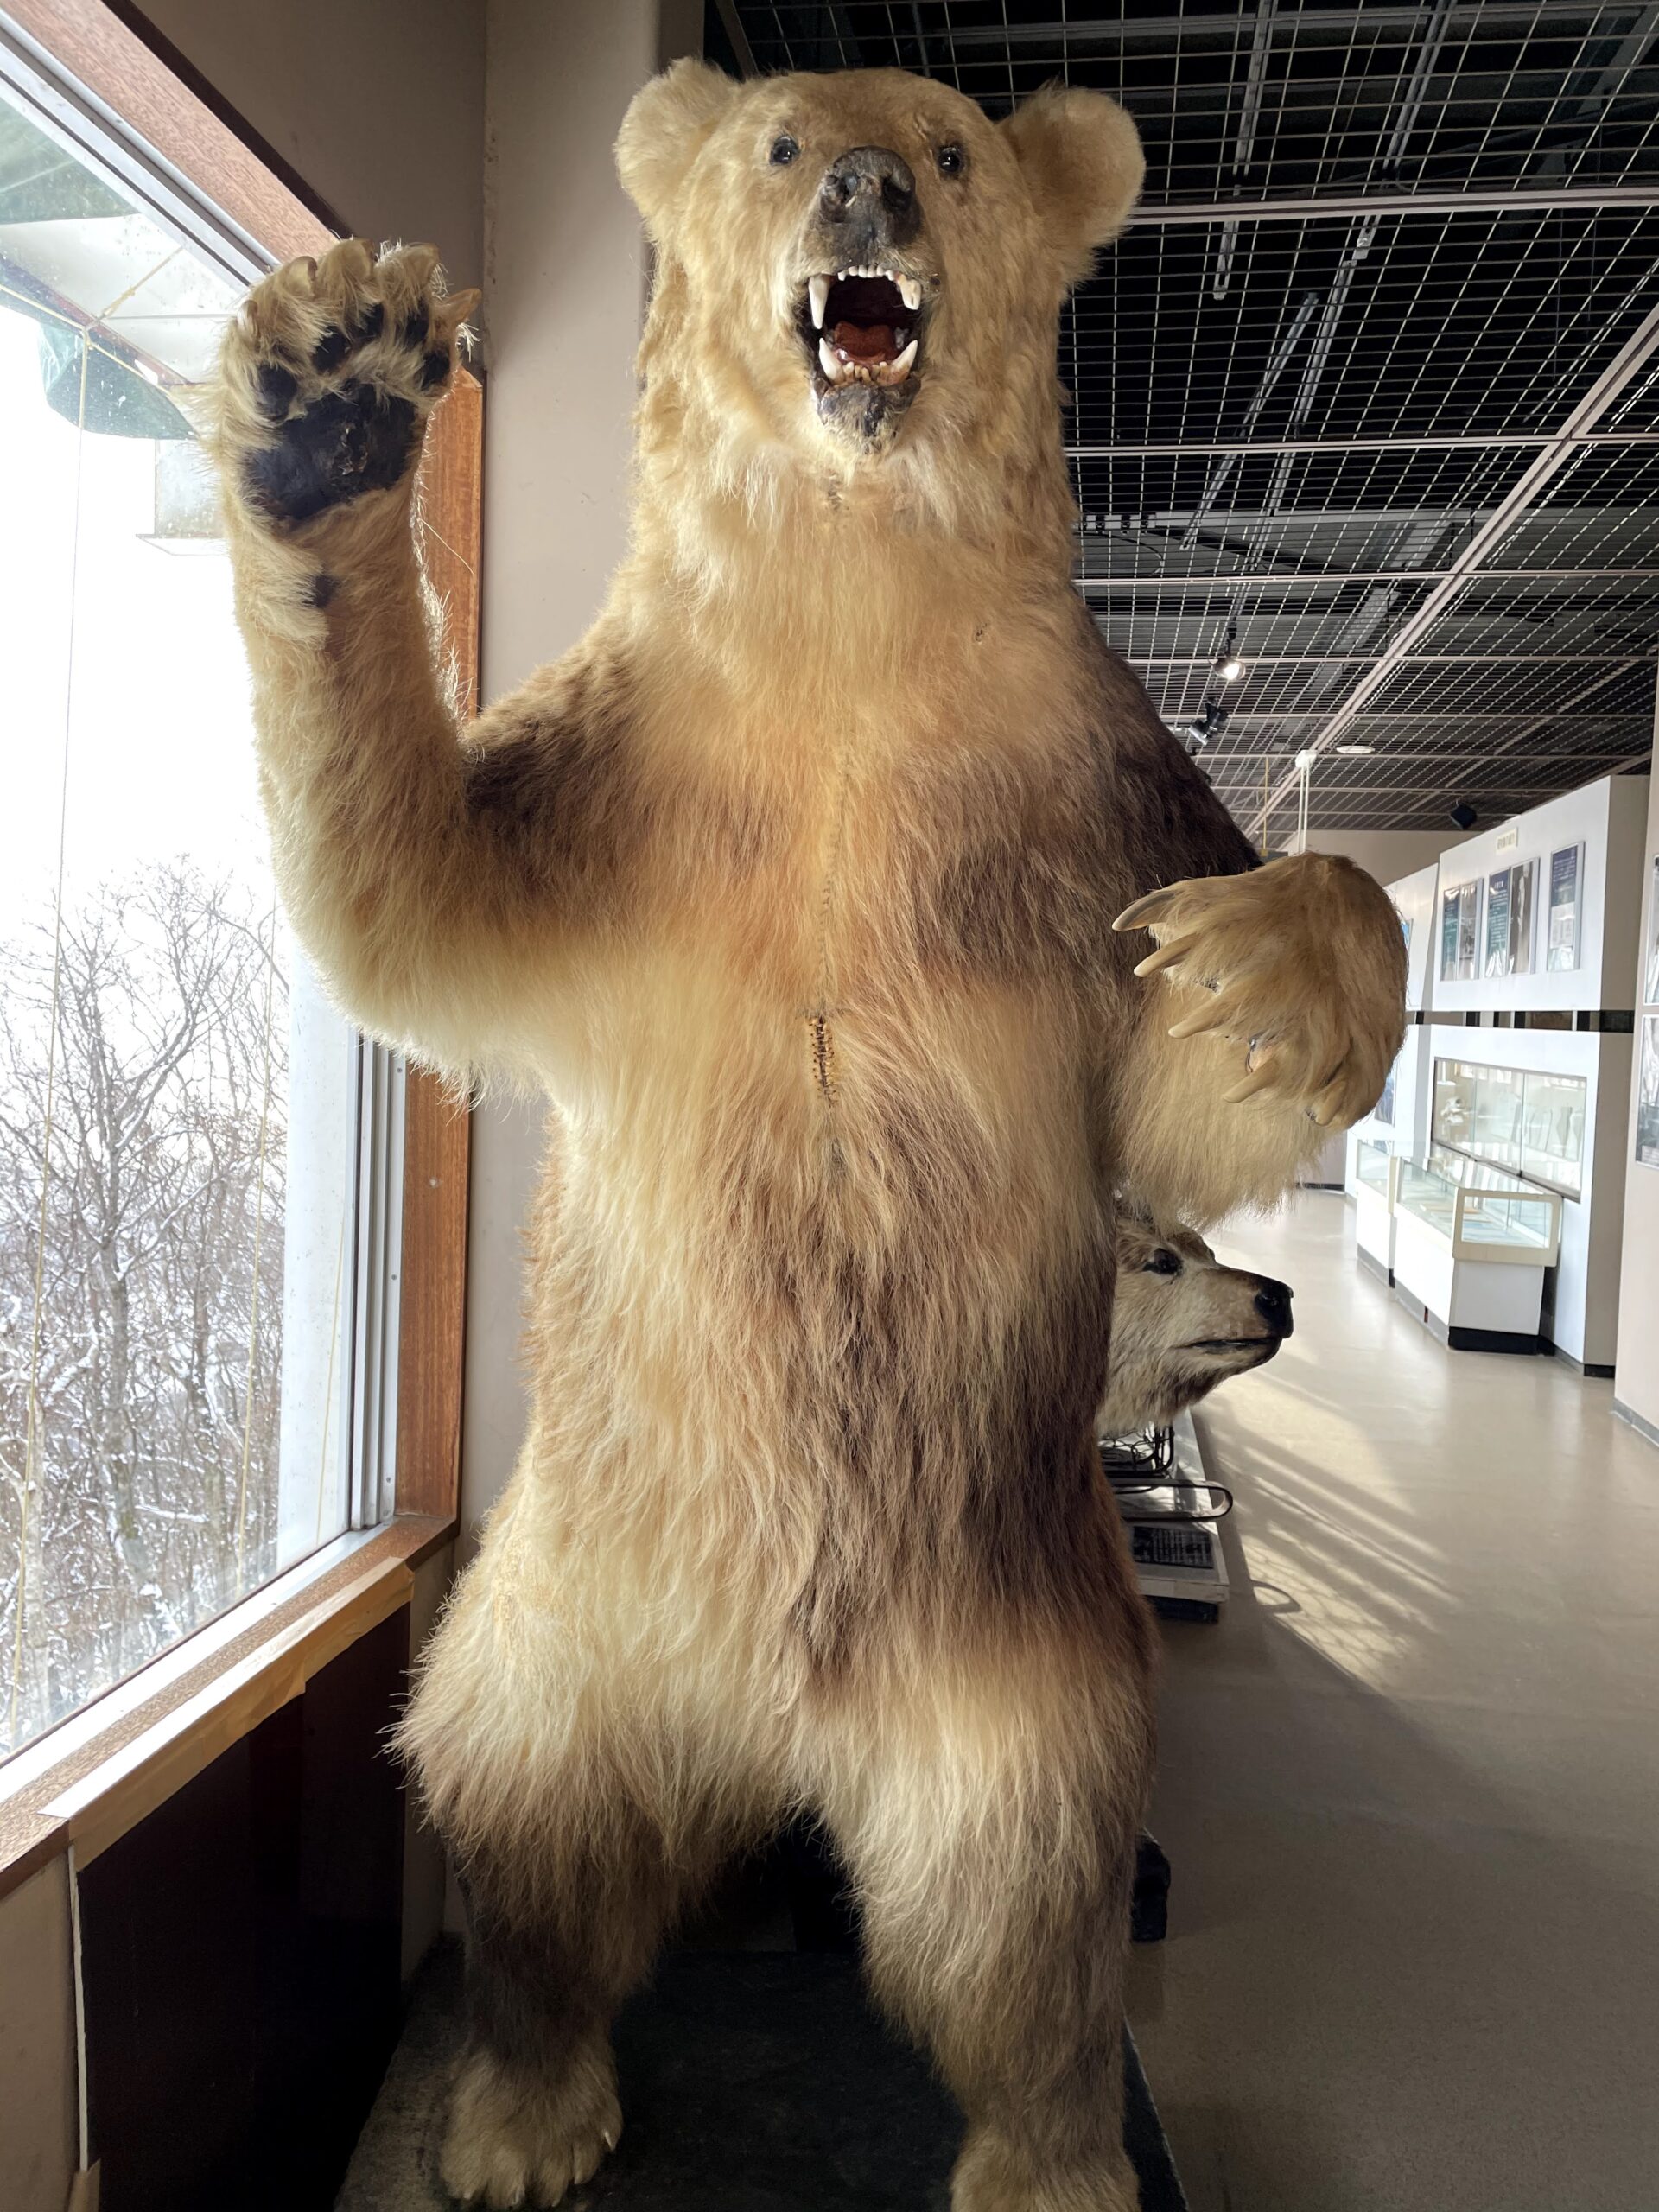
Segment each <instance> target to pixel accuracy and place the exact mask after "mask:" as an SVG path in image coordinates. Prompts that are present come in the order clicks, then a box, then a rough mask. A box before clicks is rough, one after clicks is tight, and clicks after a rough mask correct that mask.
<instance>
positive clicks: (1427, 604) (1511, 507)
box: [1255, 307, 1659, 839]
mask: <svg viewBox="0 0 1659 2212" xmlns="http://www.w3.org/2000/svg"><path fill="white" fill-rule="evenodd" d="M1656 349H1659V307H1655V308H1649V311H1648V313H1647V314H1646V315H1644V316H1643V319H1642V321H1641V322H1640V323H1639V325H1638V326H1637V328H1636V329H1635V330H1634V331H1632V332H1631V334H1630V337H1629V338H1627V339H1626V340H1625V341H1624V345H1623V346H1620V348H1619V350H1618V353H1617V354H1616V355H1615V356H1614V358H1613V359H1612V360H1611V361H1610V362H1609V363H1608V365H1607V366H1606V367H1605V369H1604V370H1603V371H1602V372H1601V374H1600V375H1599V377H1598V378H1596V380H1595V382H1594V383H1593V384H1592V385H1591V386H1590V389H1589V390H1588V391H1586V393H1585V394H1584V396H1583V397H1582V398H1581V399H1580V400H1579V401H1578V403H1577V404H1575V405H1574V406H1573V408H1572V409H1571V410H1569V411H1568V413H1567V415H1566V416H1565V417H1564V418H1563V420H1562V422H1561V423H1560V429H1558V431H1557V433H1556V438H1555V442H1554V444H1553V445H1550V446H1548V447H1547V448H1545V449H1544V451H1543V452H1542V453H1541V454H1538V455H1537V457H1536V458H1535V460H1534V461H1532V463H1531V464H1530V466H1529V467H1528V468H1527V470H1526V472H1525V474H1523V475H1522V477H1521V478H1520V479H1519V480H1518V481H1517V482H1516V485H1515V486H1514V487H1513V488H1512V489H1511V491H1510V493H1509V494H1508V495H1507V497H1506V498H1505V499H1503V500H1502V501H1501V502H1500V504H1499V505H1498V507H1497V511H1496V512H1494V513H1493V515H1492V516H1491V518H1490V519H1489V520H1488V521H1487V522H1486V523H1485V524H1483V525H1482V526H1481V528H1480V529H1478V531H1476V532H1475V533H1474V535H1473V537H1471V538H1470V540H1469V542H1468V543H1467V544H1466V545H1465V547H1464V549H1463V550H1462V552H1461V554H1460V555H1459V557H1458V560H1457V562H1456V563H1454V565H1453V566H1452V569H1450V570H1449V571H1448V573H1447V574H1446V576H1445V577H1444V579H1443V580H1442V581H1441V582H1440V583H1438V584H1437V585H1436V586H1435V587H1434V588H1433V591H1431V592H1430V593H1429V594H1428V597H1427V599H1426V600H1425V601H1423V603H1422V605H1421V607H1418V608H1417V610H1416V611H1415V613H1413V614H1411V615H1410V616H1408V619H1407V620H1405V621H1404V622H1402V624H1401V626H1400V627H1399V629H1398V630H1396V631H1395V633H1394V636H1393V637H1392V638H1391V639H1389V643H1388V645H1386V646H1385V647H1384V648H1383V652H1380V653H1379V654H1378V655H1377V657H1376V660H1375V661H1374V662H1373V663H1372V664H1371V666H1370V668H1369V669H1368V670H1367V671H1366V672H1365V674H1364V675H1363V677H1361V678H1360V680H1359V682H1358V683H1356V684H1355V685H1354V686H1353V688H1352V690H1350V692H1349V693H1348V696H1346V698H1344V700H1342V701H1341V702H1339V703H1338V706H1337V708H1336V709H1335V710H1334V711H1333V713H1332V715H1331V718H1330V720H1329V721H1328V722H1327V723H1326V724H1325V728H1324V729H1322V730H1321V731H1320V732H1319V735H1318V737H1317V738H1315V740H1314V741H1313V747H1312V748H1311V750H1312V751H1313V752H1314V753H1325V752H1327V751H1328V750H1329V749H1330V747H1332V745H1333V744H1334V743H1335V742H1336V741H1337V739H1338V737H1339V736H1340V735H1341V734H1342V732H1343V731H1344V729H1346V728H1348V726H1349V724H1350V723H1351V722H1352V721H1354V720H1355V718H1356V716H1357V715H1359V713H1360V712H1361V710H1362V709H1363V707H1364V705H1365V702H1367V700H1369V699H1371V698H1374V697H1375V696H1376V693H1377V692H1378V691H1379V690H1381V688H1382V687H1383V684H1384V683H1387V682H1388V680H1389V677H1391V676H1392V675H1393V674H1394V672H1395V669H1396V668H1398V667H1399V665H1400V664H1401V663H1402V661H1403V660H1405V659H1406V658H1408V655H1409V654H1410V652H1411V649H1412V647H1413V646H1414V645H1416V644H1417V642H1418V641H1419V639H1421V638H1423V637H1424V636H1426V635H1427V632H1429V631H1430V630H1431V629H1432V628H1433V626H1434V624H1435V623H1436V622H1437V621H1438V620H1440V616H1441V615H1442V614H1443V613H1445V612H1446V609H1447V607H1450V606H1451V605H1452V602H1453V601H1455V600H1456V599H1457V598H1458V597H1459V594H1461V593H1463V592H1464V591H1465V589H1466V588H1468V586H1469V585H1470V584H1471V582H1474V581H1475V580H1476V578H1477V577H1478V575H1481V574H1482V573H1483V570H1484V563H1485V561H1486V560H1487V558H1488V556H1490V555H1491V553H1492V552H1493V551H1494V550H1495V549H1496V548H1497V546H1498V545H1499V544H1501V543H1502V542H1503V539H1504V538H1505V537H1508V536H1509V534H1510V531H1512V530H1513V529H1514V528H1515V526H1516V524H1517V523H1518V522H1519V521H1520V520H1521V518H1522V516H1523V515H1525V514H1526V513H1527V512H1529V509H1531V508H1532V507H1533V506H1535V505H1536V503H1537V502H1538V500H1539V499H1541V498H1542V497H1543V495H1544V493H1546V492H1547V491H1548V488H1549V486H1550V485H1551V484H1552V483H1554V480H1555V479H1556V477H1557V476H1559V475H1560V472H1561V471H1562V469H1563V468H1565V467H1567V465H1568V463H1569V462H1570V461H1572V460H1573V457H1574V456H1575V455H1576V454H1577V453H1578V451H1579V449H1580V442H1581V441H1582V439H1583V438H1584V436H1585V435H1586V433H1587V432H1588V431H1591V430H1593V429H1595V427H1596V425H1597V423H1599V422H1600V420H1601V418H1602V416H1604V415H1605V414H1606V413H1607V411H1608V410H1609V409H1610V408H1611V407H1612V406H1613V405H1614V404H1615V403H1616V402H1617V401H1618V398H1619V397H1621V395H1622V394H1623V393H1624V391H1625V389H1626V388H1627V387H1628V386H1629V385H1630V384H1632V383H1633V382H1634V381H1635V380H1636V378H1637V377H1638V376H1640V374H1641V373H1642V371H1643V369H1644V368H1645V367H1646V365H1647V364H1648V362H1649V359H1651V357H1652V355H1653V353H1655V351H1656ZM1295 787H1296V778H1295V777H1294V775H1292V776H1289V777H1281V779H1279V781H1278V783H1277V784H1276V785H1271V786H1270V787H1269V789H1268V791H1267V792H1266V793H1265V794H1264V796H1263V799H1262V806H1261V809H1260V811H1259V813H1258V814H1257V816H1256V817H1255V834H1256V836H1257V837H1258V839H1261V838H1265V836H1266V835H1267V829H1268V822H1269V821H1270V820H1271V818H1272V815H1273V810H1274V806H1275V805H1277V804H1281V801H1282V800H1284V799H1285V798H1288V797H1289V796H1290V794H1291V793H1292V792H1293V791H1294V789H1295Z"/></svg>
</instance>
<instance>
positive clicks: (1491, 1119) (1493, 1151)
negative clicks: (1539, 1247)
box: [1432, 1060, 1589, 1198]
mask: <svg viewBox="0 0 1659 2212" xmlns="http://www.w3.org/2000/svg"><path fill="white" fill-rule="evenodd" d="M1588 1090H1589V1087H1588V1085H1587V1084H1586V1081H1585V1078H1584V1077H1582V1076H1572V1075H1550V1074H1548V1073H1546V1072H1545V1071H1543V1070H1541V1069H1537V1068H1493V1067H1482V1066H1478V1065H1476V1064H1474V1063H1473V1062H1472V1061H1469V1060H1436V1061H1435V1063H1434V1120H1433V1131H1432V1134H1433V1139H1434V1141H1435V1143H1436V1144H1443V1145H1449V1146H1451V1147H1452V1149H1453V1150H1454V1151H1457V1152H1459V1153H1463V1154H1466V1155H1467V1157H1468V1158H1470V1159H1471V1160H1487V1161H1490V1162H1491V1165H1492V1166H1497V1167H1504V1168H1507V1169H1509V1171H1510V1173H1512V1174H1516V1175H1524V1176H1525V1177H1526V1178H1527V1179H1528V1180H1529V1182H1533V1183H1544V1184H1548V1186H1549V1187H1550V1189H1551V1190H1554V1191H1560V1192H1562V1193H1563V1195H1564V1196H1566V1197H1567V1198H1577V1197H1578V1195H1579V1192H1580V1187H1581V1185H1582V1182H1583V1162H1584V1122H1585V1112H1586V1101H1587V1098H1588Z"/></svg>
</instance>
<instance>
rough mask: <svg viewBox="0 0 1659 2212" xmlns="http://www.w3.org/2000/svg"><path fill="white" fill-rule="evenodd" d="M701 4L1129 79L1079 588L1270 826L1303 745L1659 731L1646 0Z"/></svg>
mask: <svg viewBox="0 0 1659 2212" xmlns="http://www.w3.org/2000/svg"><path fill="white" fill-rule="evenodd" d="M708 13H709V52H710V53H711V54H714V55H715V57H716V58H719V59H722V60H726V61H727V63H728V66H731V67H736V68H738V69H740V70H743V71H747V70H751V69H756V68H758V69H763V70H772V69H790V68H795V69H833V68H855V67H882V66H890V65H893V64H897V65H898V66H899V67H904V68H907V69H919V70H925V71H926V72H927V73H929V74H931V75H934V76H938V77H940V78H943V79H945V80H946V81H948V82H950V83H951V84H953V85H956V86H958V87H959V88H960V89H961V90H962V91H963V92H967V93H969V94H970V95H972V96H973V97H974V98H975V99H978V100H980V101H981V102H982V104H983V105H985V107H986V108H987V109H988V111H990V112H991V113H992V114H995V115H1000V114H1004V113H1006V112H1007V109H1008V107H1009V105H1010V104H1011V103H1012V101H1014V99H1019V98H1021V97H1023V96H1024V95H1025V94H1026V93H1027V92H1031V91H1033V90H1035V88H1036V87H1037V86H1039V85H1041V84H1044V83H1046V82H1048V81H1049V80H1050V79H1053V78H1056V77H1065V78H1067V79H1070V80H1071V82H1072V83H1074V84H1079V85H1087V86H1095V87H1097V88H1099V89H1100V90H1103V91H1106V92H1113V93H1115V94H1116V95H1117V96H1118V97H1119V98H1120V99H1122V100H1123V101H1124V102H1125V104H1126V105H1128V108H1129V110H1130V111H1131V112H1132V113H1133V114H1134V116H1135V120H1136V122H1137V123H1138V124H1139V125H1140V128H1141V136H1142V137H1143V139H1144V140H1145V143H1146V148H1147V191H1146V198H1145V202H1144V204H1143V207H1142V210H1141V214H1140V215H1139V216H1138V217H1137V219H1136V222H1135V227H1134V228H1133V229H1132V230H1131V231H1130V232H1129V233H1128V237H1127V238H1124V239H1123V241H1122V243H1121V244H1120V245H1118V247H1117V248H1116V251H1114V252H1113V253H1111V254H1110V255H1109V256H1108V257H1106V260H1105V262H1104V264H1103V268H1102V271H1101V274H1100V276H1099V277H1097V278H1096V281H1095V282H1094V283H1091V284H1090V285H1089V286H1088V287H1087V288H1086V289H1084V291H1083V292H1082V293H1080V294H1079V295H1078V296H1077V300H1076V302H1074V304H1073V307H1072V308H1071V311H1070V312H1069V313H1068V315H1067V316H1066V319H1065V326H1064V327H1063V329H1062V333H1061V349H1060V352H1061V371H1062V374H1063V375H1064V376H1065V380H1066V382H1067V384H1068V385H1069V387H1070V389H1071V392H1072V394H1073V397H1074V400H1075V411H1074V413H1073V416H1072V417H1071V430H1070V436H1071V440H1072V445H1071V454H1072V463H1073V467H1074V470H1075V473H1076V480H1077V498H1078V505H1079V506H1080V508H1081V510H1082V513H1083V524H1082V531H1081V536H1080V538H1079V549H1078V564H1077V580H1078V587H1079V588H1080V589H1081V590H1082V591H1083V592H1084V594H1085V596H1086V598H1087V600H1088V601H1089V605H1090V608H1091V610H1092V611H1093V613H1094V615H1095V619H1096V621H1097V622H1098V623H1099V624H1100V626H1101V628H1102V630H1103V632H1104V633H1105V635H1106V637H1107V638H1108V639H1109V642H1110V643H1111V644H1112V645H1114V646H1115V647H1116V649H1117V650H1118V651H1119V652H1122V653H1123V654H1125V655H1126V656H1127V657H1128V659H1129V660H1130V661H1131V662H1132V663H1133V664H1134V665H1135V668H1136V670H1137V671H1138V672H1139V673H1140V675H1141V677H1143V679H1144V680H1145V682H1146V683H1147V687H1148V689H1149V690H1150V691H1151V693H1152V696H1153V698H1154V702H1156V703H1157V705H1158V706H1159V708H1160V711H1161V712H1162V713H1163V715H1164V716H1165V718H1166V721H1168V722H1169V723H1170V724H1171V726H1172V727H1173V728H1175V729H1176V730H1177V731H1178V732H1179V734H1181V735H1182V736H1183V737H1184V738H1185V741H1186V742H1187V743H1188V745H1189V747H1192V748H1193V749H1194V750H1198V751H1199V753H1200V757H1201V758H1202V760H1203V763H1204V766H1205V769H1206V770H1207V772H1209V774H1210V775H1211V778H1212V779H1213V781H1214V783H1215V785H1216V789H1217V791H1218V792H1219V793H1220V794H1221V795H1222V797H1223V798H1225V799H1226V801H1227V803H1228V804H1229V805H1230V807H1231V808H1232V810H1233V811H1234V813H1235V814H1236V817H1238V819H1239V821H1240V822H1241V823H1243V825H1244V827H1245V828H1246V829H1248V830H1249V832H1250V833H1251V834H1252V835H1253V836H1255V837H1256V838H1257V839H1258V840H1260V841H1261V842H1263V843H1268V844H1275V845H1277V844H1282V843H1283V842H1285V840H1286V838H1287V836H1288V834H1289V832H1290V830H1291V829H1292V828H1293V826H1294V821H1295V817H1296V810H1297V806H1298V804H1299V798H1300V773H1299V771H1298V766H1297V760H1298V756H1299V755H1300V756H1302V757H1303V758H1304V759H1306V755H1307V754H1309V753H1312V754H1313V755H1314V756H1315V757H1314V759H1313V761H1312V763H1311V765H1310V766H1309V768H1308V771H1307V772H1308V777H1309V804H1310V820H1311V822H1312V823H1313V824H1314V825H1316V826H1323V827H1327V828H1332V829H1335V828H1347V829H1393V828H1406V827H1413V826H1419V825H1424V824H1433V825H1435V826H1439V825H1440V824H1441V823H1444V821H1445V818H1446V811H1447V810H1448V808H1450V807H1451V806H1452V804H1455V803H1456V802H1457V801H1459V800H1466V801H1467V802H1468V803H1469V804H1471V805H1472V806H1474V807H1475V808H1476V809H1477V810H1478V815H1479V817H1480V818H1481V819H1482V820H1484V821H1491V820H1494V819H1497V818H1498V817H1502V816H1503V815H1505V814H1510V813H1514V812H1516V811H1517V810H1520V809H1522V808H1523V807H1527V806H1530V805H1535V804H1537V803H1538V802H1539V801H1540V800H1541V799H1542V798H1548V797H1549V796H1550V795H1551V794H1552V793H1554V792H1556V791H1567V790H1570V789H1572V788H1573V786H1574V785H1578V784H1581V783H1584V782H1586V781H1587V780H1589V779H1592V778H1593V777H1595V776H1599V775H1603V774H1605V773H1607V772H1609V771H1611V770H1615V769H1620V768H1628V767H1633V766H1640V765H1643V764H1645V762H1646V760H1647V759H1648V755H1649V750H1650V747H1651V742H1652V729H1653V708H1654V669H1655V662H1656V657H1659V5H1656V6H1632V5H1622V6H1615V5H1609V4H1598V3H1597V0H1579V4H1567V0H1421V3H1420V4H1416V5H1411V4H1405V5H1393V4H1389V0H1360V3H1359V4H1349V5H1346V6H1320V5H1316V4H1313V0H1308V3H1307V4H1297V0H1257V4H1255V5H1254V6H1249V5H1247V6H1243V7H1241V8H1239V9H1237V10H1234V11H1232V12H1228V11H1226V10H1223V9H1220V8H1218V7H1217V6H1215V5H1213V4H1210V5H1206V4H1205V0H1191V4H1181V0H1161V3H1160V0H1152V4H1140V5H1130V6H1125V7H1121V8H1119V9H1117V10H1108V9H1106V8H1105V7H1103V6H1092V7H1091V6H1090V5H1088V4H1086V0H1084V4H1072V3H1071V0H919V4H912V5H898V4H887V0H840V4H836V5H829V6H824V5H816V6H798V7H789V6H772V5H766V6H760V5H753V4H749V0H715V4H712V5H711V6H710V7H709V11H708ZM1230 644H1231V647H1232V649H1233V650H1234V651H1236V653H1237V655H1238V656H1239V658H1242V659H1243V661H1244V663H1245V665H1246V672H1245V674H1244V676H1243V677H1242V678H1241V679H1240V680H1238V681H1236V682H1234V683H1228V684H1223V683H1219V682H1218V681H1217V676H1216V673H1215V671H1216V664H1217V660H1218V658H1220V657H1222V656H1223V654H1224V652H1225V651H1226V649H1227V648H1228V647H1229V645H1230ZM1206 702H1208V704H1206ZM1338 747H1343V748H1348V749H1345V750H1343V751H1340V752H1339V751H1338ZM1355 748H1369V750H1357V749H1355Z"/></svg>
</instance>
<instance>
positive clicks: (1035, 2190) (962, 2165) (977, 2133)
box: [950, 2127, 1141, 2212]
mask: <svg viewBox="0 0 1659 2212" xmlns="http://www.w3.org/2000/svg"><path fill="white" fill-rule="evenodd" d="M1140 2208H1141V2190H1140V2186H1139V2184H1138V2183H1137V2182H1136V2181H1135V2174H1134V2171H1133V2169H1132V2168H1131V2167H1130V2164H1129V2162H1128V2159H1127V2158H1125V2157H1124V2156H1123V2155H1122V2152H1119V2153H1118V2154H1117V2155H1116V2157H1115V2158H1110V2159H1109V2160H1106V2161H1103V2162H1101V2163H1099V2164H1086V2165H1065V2166H1058V2165H1057V2166H1051V2165H1050V2164H1048V2163H1047V2162H1046V2160H1043V2159H1041V2158H1037V2157H1035V2156H1033V2152H1032V2150H1031V2149H1030V2147H1029V2146H1027V2145H1017V2144H1014V2143H1011V2142H1010V2141H1009V2140H1008V2139H1007V2137H1006V2136H1002V2135H999V2134H997V2133H995V2132H994V2131H993V2130H992V2129H990V2128H982V2127H976V2128H972V2129H970V2130H969V2135H968V2139H967V2141H966V2142H965V2143H964V2144H963V2150H962V2156H961V2157H960V2158H958V2159H957V2170H956V2171H955V2173H954V2174H953V2175H952V2176H951V2177H950V2212H1140Z"/></svg>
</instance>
